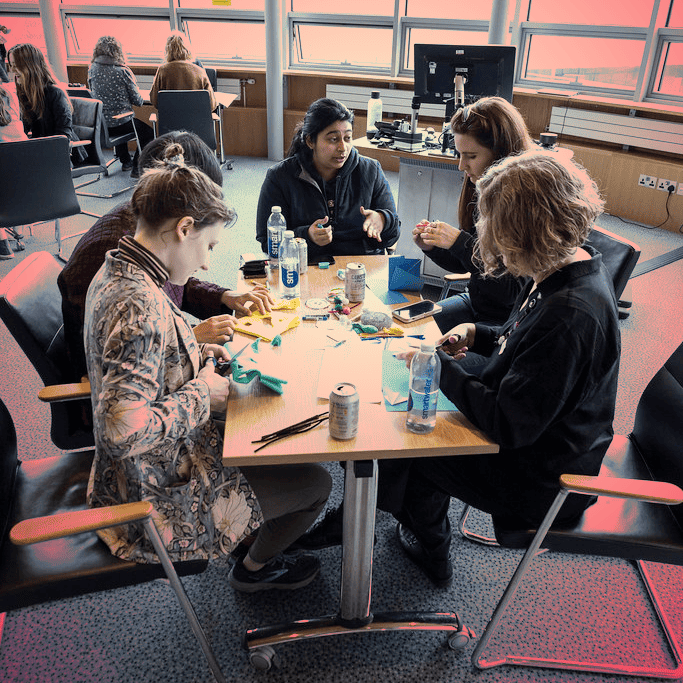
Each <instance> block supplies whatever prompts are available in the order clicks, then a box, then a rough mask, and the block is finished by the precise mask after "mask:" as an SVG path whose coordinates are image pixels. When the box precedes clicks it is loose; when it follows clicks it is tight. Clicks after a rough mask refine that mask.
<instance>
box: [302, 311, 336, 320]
mask: <svg viewBox="0 0 683 683" xmlns="http://www.w3.org/2000/svg"><path fill="white" fill-rule="evenodd" d="M301 319H302V320H303V321H305V322H311V321H318V320H329V319H330V316H329V314H328V313H317V314H311V315H302V316H301Z"/></svg>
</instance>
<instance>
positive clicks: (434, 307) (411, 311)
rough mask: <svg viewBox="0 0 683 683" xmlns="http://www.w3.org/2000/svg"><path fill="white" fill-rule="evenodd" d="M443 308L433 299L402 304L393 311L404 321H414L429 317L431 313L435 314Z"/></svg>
mask: <svg viewBox="0 0 683 683" xmlns="http://www.w3.org/2000/svg"><path fill="white" fill-rule="evenodd" d="M440 310H441V306H439V304H436V303H434V302H433V301H427V300H424V301H416V302H415V303H413V304H408V305H406V306H401V307H400V308H395V309H394V310H393V311H392V312H391V313H392V315H393V316H394V318H396V319H397V320H400V321H401V322H402V323H412V322H414V321H415V320H420V319H421V318H427V317H428V316H430V315H434V314H435V313H438V312H439V311H440Z"/></svg>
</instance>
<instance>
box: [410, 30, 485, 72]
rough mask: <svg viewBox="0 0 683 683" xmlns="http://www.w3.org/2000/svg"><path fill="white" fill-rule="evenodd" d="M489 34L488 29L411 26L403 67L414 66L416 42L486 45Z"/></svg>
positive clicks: (411, 67)
mask: <svg viewBox="0 0 683 683" xmlns="http://www.w3.org/2000/svg"><path fill="white" fill-rule="evenodd" d="M488 42H489V34H488V33H487V32H486V31H446V30H444V31H437V30H436V29H430V28H411V29H409V36H408V49H407V50H406V57H405V59H406V61H405V64H403V67H402V68H403V69H408V70H410V71H412V70H413V68H414V66H415V65H414V63H413V58H414V55H415V44H416V43H417V44H418V45H486V44H487V43H488Z"/></svg>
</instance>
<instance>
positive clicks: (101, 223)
mask: <svg viewBox="0 0 683 683" xmlns="http://www.w3.org/2000/svg"><path fill="white" fill-rule="evenodd" d="M178 144H179V145H180V146H181V148H182V150H183V156H184V159H185V163H186V164H187V165H188V166H194V167H196V168H198V169H200V170H201V171H203V172H204V173H205V174H206V175H208V176H209V178H211V180H212V181H213V182H214V183H216V184H218V185H220V184H221V183H222V181H223V175H222V173H221V169H220V165H219V164H218V161H217V159H216V155H215V154H214V152H213V151H212V150H211V149H209V147H208V146H207V145H206V144H205V143H204V142H202V140H201V139H200V138H199V137H198V136H197V135H195V134H194V133H188V132H185V131H176V132H172V133H166V134H164V135H161V136H159V137H158V138H155V139H154V140H152V142H150V143H149V144H148V145H147V146H146V147H145V148H144V149H143V151H142V154H141V155H140V170H141V172H142V171H144V170H145V169H147V168H151V167H152V166H153V165H154V164H155V162H157V161H158V160H159V159H163V158H164V156H165V154H166V150H167V149H168V147H169V146H170V145H178ZM135 225H136V218H135V215H134V213H133V207H132V205H131V203H130V202H126V203H124V204H121V205H119V206H117V207H116V208H115V209H113V210H112V211H110V212H109V213H108V214H106V215H104V216H103V217H102V218H100V219H99V220H98V221H97V222H96V223H95V224H94V225H93V226H92V227H91V228H90V230H88V232H86V233H85V235H83V236H82V237H81V239H80V240H79V242H78V244H77V245H76V247H75V248H74V250H73V253H72V254H71V257H70V258H69V261H68V262H67V264H66V265H65V266H64V269H63V270H62V272H61V273H60V274H59V278H58V280H57V282H58V285H59V290H60V292H61V294H62V313H63V315H64V335H65V341H66V347H67V353H68V356H69V360H70V367H71V369H72V373H73V377H72V381H74V382H78V381H80V379H81V377H83V375H85V373H86V362H85V352H84V349H83V329H84V322H85V298H86V294H87V292H88V286H89V285H90V282H91V280H92V279H93V277H94V276H95V273H97V271H98V270H99V268H100V266H101V265H102V263H104V259H105V256H106V253H107V252H108V251H109V250H111V249H115V248H116V247H117V245H118V243H119V240H120V239H121V238H122V237H124V236H125V235H132V234H134V233H135ZM164 291H165V292H166V293H167V295H168V296H169V298H170V299H171V300H172V301H173V303H174V304H175V305H176V306H178V308H180V309H181V310H183V311H186V312H187V313H190V314H191V315H193V316H194V317H196V318H199V319H200V320H203V322H201V323H200V324H199V325H197V326H196V327H195V328H194V333H195V336H196V338H197V341H198V342H199V343H213V344H224V343H225V342H226V341H228V340H229V339H230V338H231V337H232V332H233V330H234V328H235V325H236V319H235V318H234V317H233V315H231V313H232V312H233V311H236V312H239V313H249V309H250V307H254V308H255V309H258V310H259V311H260V312H262V313H265V312H266V311H269V310H270V307H271V305H272V303H273V300H272V299H271V298H270V294H269V292H268V290H266V289H265V288H264V287H262V286H257V287H255V288H254V289H251V290H246V291H234V290H228V289H225V288H224V287H219V286H218V285H215V284H213V283H210V282H204V281H202V280H198V279H196V278H194V277H190V278H189V279H188V281H187V282H186V283H185V284H184V285H177V284H174V283H172V282H171V281H168V282H166V284H165V285H164Z"/></svg>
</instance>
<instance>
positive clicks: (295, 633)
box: [224, 256, 498, 669]
mask: <svg viewBox="0 0 683 683" xmlns="http://www.w3.org/2000/svg"><path fill="white" fill-rule="evenodd" d="M336 260H337V263H336V264H334V266H333V268H332V269H330V270H320V269H318V268H316V267H315V266H312V267H309V270H308V273H306V274H304V275H303V276H302V278H301V280H302V284H301V290H302V292H301V301H302V308H301V309H299V311H297V312H295V313H293V314H292V315H295V314H299V315H300V314H302V312H303V310H304V302H305V301H306V299H307V298H308V297H323V296H326V295H327V292H328V290H329V289H330V288H332V287H335V286H339V284H340V281H339V280H338V279H337V277H336V269H337V268H344V267H345V265H346V263H347V262H349V261H361V262H363V263H365V265H366V269H367V271H368V278H370V279H373V280H379V279H380V278H384V279H385V281H386V274H387V268H388V257H386V256H365V257H336ZM268 282H269V284H270V285H271V287H272V288H274V289H275V291H277V289H276V288H277V285H278V282H277V274H276V271H275V273H274V272H272V271H271V272H269V275H268ZM409 298H411V299H413V300H414V299H416V298H419V297H417V296H415V295H413V296H411V297H409ZM363 306H364V307H366V308H367V309H368V310H387V307H386V306H384V305H383V304H382V303H381V302H380V301H379V300H378V298H377V297H376V296H375V295H374V294H373V293H372V292H371V291H370V290H369V289H367V288H366V298H365V302H364V304H363ZM359 309H360V307H358V309H354V314H357V311H358V310H359ZM306 325H314V323H303V322H302V324H301V325H300V326H299V327H298V328H295V329H293V330H290V331H288V332H286V333H284V334H283V336H282V340H283V341H282V345H281V346H280V347H277V348H273V347H267V348H264V347H263V346H262V349H263V350H262V351H261V352H260V353H261V354H264V353H272V354H273V355H274V356H276V358H277V365H278V367H280V368H289V371H288V376H287V379H288V384H286V385H285V386H284V394H283V395H282V396H280V395H276V394H274V393H273V392H271V391H269V390H268V389H266V388H264V387H263V386H261V385H259V384H257V383H256V382H252V383H251V384H249V385H234V384H233V386H232V387H231V393H230V397H229V401H228V409H227V413H226V425H225V441H224V449H225V451H224V463H225V464H226V465H235V466H253V465H259V464H269V465H270V464H286V463H297V462H334V461H339V460H342V461H345V481H344V532H343V547H342V573H341V594H340V606H339V612H338V613H337V614H335V615H331V616H324V617H319V618H312V619H310V618H309V619H305V620H301V621H296V622H292V623H289V624H280V625H276V626H268V627H262V628H256V629H251V630H249V631H247V633H246V634H245V637H244V644H245V648H246V649H247V650H249V651H250V659H251V660H252V663H253V664H254V666H255V667H257V668H265V669H267V668H270V664H271V661H272V658H273V656H274V653H273V651H272V649H271V647H270V646H271V645H274V644H278V643H284V642H292V641H294V640H299V639H307V638H316V637H321V636H329V635H340V634H343V633H352V632H365V631H372V630H380V631H384V630H393V629H402V630H438V629H442V630H446V631H448V632H449V633H450V636H449V644H450V645H451V647H453V648H454V649H459V648H461V647H464V646H465V645H466V644H467V643H468V642H469V640H470V637H471V633H470V631H469V630H468V629H467V628H465V627H464V626H463V625H462V623H461V622H460V619H459V617H458V615H457V614H454V613H432V612H408V613H385V614H374V615H373V613H372V612H371V611H370V596H371V586H372V552H373V539H374V533H375V507H376V497H377V460H378V459H380V458H406V457H409V458H414V457H426V456H437V455H466V454H473V453H495V452H497V451H498V447H497V445H496V444H495V443H493V442H492V441H491V440H490V439H488V438H487V437H486V435H484V434H483V433H482V432H480V431H479V430H477V429H475V428H474V427H473V426H472V424H471V423H470V422H469V421H468V420H467V419H466V418H465V417H464V416H463V415H462V414H461V413H458V412H448V413H443V412H442V413H437V422H436V428H435V430H434V431H433V432H432V433H431V434H425V435H417V434H413V433H411V432H409V431H408V430H407V429H406V427H405V420H406V413H404V412H388V411H387V410H386V409H385V407H384V405H382V404H369V403H363V402H361V405H360V418H359V428H358V436H356V437H355V438H354V439H350V440H348V441H337V440H335V439H332V437H330V435H329V430H328V427H327V424H326V423H324V424H323V425H321V426H319V427H317V428H315V429H313V430H311V431H309V432H306V433H304V434H298V435H296V436H293V437H290V438H288V439H285V440H283V441H279V442H276V443H274V444H272V445H269V446H267V447H266V448H264V449H263V450H262V451H259V452H258V453H254V450H255V448H257V446H258V444H257V445H254V444H252V443H251V442H252V441H254V440H257V439H259V438H260V437H261V436H262V435H263V434H266V433H270V432H274V431H276V430H278V429H281V428H283V427H285V426H287V425H291V424H293V423H295V422H298V421H300V420H302V419H305V418H307V417H310V416H312V415H315V414H318V413H321V412H324V411H325V409H326V406H327V401H324V400H321V399H318V398H316V393H317V391H316V390H317V385H318V372H319V369H320V364H321V361H322V355H323V353H324V351H323V350H322V349H314V348H311V347H310V345H309V344H307V343H306V340H307V331H306V328H305V327H304V326H306ZM402 327H404V329H405V330H406V332H407V333H408V334H411V333H412V334H419V333H422V332H424V333H425V335H427V336H428V337H430V338H436V337H437V336H439V333H438V330H437V328H436V325H435V323H434V322H433V320H432V319H431V318H429V319H427V320H426V321H425V320H421V321H419V322H416V323H412V324H410V325H404V326H402ZM243 339H244V338H241V339H239V341H237V340H236V343H237V344H239V345H240V346H241V345H243ZM361 343H363V344H365V343H371V342H361Z"/></svg>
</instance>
